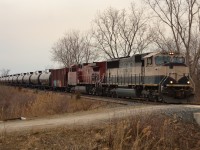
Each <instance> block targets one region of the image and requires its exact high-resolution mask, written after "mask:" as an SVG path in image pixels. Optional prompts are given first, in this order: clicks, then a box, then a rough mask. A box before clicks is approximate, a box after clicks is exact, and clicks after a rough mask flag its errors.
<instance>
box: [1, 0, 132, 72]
mask: <svg viewBox="0 0 200 150" xmlns="http://www.w3.org/2000/svg"><path fill="white" fill-rule="evenodd" d="M132 1H133V0H0V69H2V68H5V69H10V70H11V73H21V72H30V71H36V70H44V69H45V68H48V67H54V66H56V65H55V63H53V62H52V61H51V53H50V50H51V47H52V46H53V44H54V43H55V42H56V41H57V40H58V39H59V38H60V37H62V36H63V34H64V33H65V32H66V31H69V30H73V29H75V30H80V31H86V30H88V29H90V27H91V21H92V20H93V19H94V17H95V15H96V13H97V11H103V10H105V9H106V8H108V7H114V8H118V9H123V8H126V9H128V8H129V7H130V3H131V2H132Z"/></svg>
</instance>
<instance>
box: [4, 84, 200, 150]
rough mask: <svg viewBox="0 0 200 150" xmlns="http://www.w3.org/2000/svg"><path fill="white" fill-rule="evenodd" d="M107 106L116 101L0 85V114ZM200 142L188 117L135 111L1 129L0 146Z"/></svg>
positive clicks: (189, 145)
mask: <svg viewBox="0 0 200 150" xmlns="http://www.w3.org/2000/svg"><path fill="white" fill-rule="evenodd" d="M109 107H115V105H114V104H108V103H106V102H98V101H91V100H86V99H82V98H81V97H80V96H79V95H66V94H60V93H52V92H45V91H37V90H29V89H22V88H14V87H7V86H6V87H5V86H0V108H1V113H0V114H1V116H0V117H1V120H6V119H10V118H16V117H19V116H23V117H27V118H33V119H34V117H47V116H50V115H60V114H64V113H67V114H68V113H69V114H71V113H75V112H79V113H82V112H84V111H94V110H97V109H103V110H104V108H107V109H109ZM190 117H191V118H192V116H190ZM1 123H2V124H3V122H1ZM199 147H200V127H199V126H198V125H197V123H196V122H195V121H194V120H193V119H190V121H187V120H184V119H182V118H180V117H177V116H176V114H174V113H172V115H166V114H162V113H159V114H157V113H152V114H146V115H135V116H130V117H126V118H121V119H111V120H109V121H108V122H101V123H98V124H91V125H87V126H63V127H59V128H53V129H45V130H37V129H32V130H31V131H26V132H12V133H8V132H6V130H5V132H2V133H0V149H5V150H6V149H8V150H10V149H24V150H28V149H70V150H71V149H75V150H76V149H77V150H79V149H82V150H88V149H89V150H90V149H91V150H98V149H104V150H129V149H132V150H140V149H141V150H143V149H153V150H154V149H158V150H159V149H166V150H168V149H169V150H171V149H177V150H178V149H186V150H191V149H193V150H198V149H199Z"/></svg>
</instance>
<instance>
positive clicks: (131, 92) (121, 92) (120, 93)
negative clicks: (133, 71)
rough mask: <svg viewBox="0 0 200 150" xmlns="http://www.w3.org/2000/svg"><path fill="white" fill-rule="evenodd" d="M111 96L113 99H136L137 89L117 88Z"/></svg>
mask: <svg viewBox="0 0 200 150" xmlns="http://www.w3.org/2000/svg"><path fill="white" fill-rule="evenodd" d="M111 94H112V96H113V97H129V98H134V97H136V91H135V89H126V88H116V89H112V90H111Z"/></svg>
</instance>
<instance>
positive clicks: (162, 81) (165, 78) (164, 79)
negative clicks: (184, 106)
mask: <svg viewBox="0 0 200 150" xmlns="http://www.w3.org/2000/svg"><path fill="white" fill-rule="evenodd" d="M168 77H169V76H165V77H164V78H163V79H162V80H161V81H160V83H159V92H160V93H161V85H162V83H164V82H165V81H166V80H167V78H168Z"/></svg>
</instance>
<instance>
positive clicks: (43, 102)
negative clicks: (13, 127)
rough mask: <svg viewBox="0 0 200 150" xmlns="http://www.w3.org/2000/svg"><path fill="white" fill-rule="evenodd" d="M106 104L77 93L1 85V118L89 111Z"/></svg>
mask: <svg viewBox="0 0 200 150" xmlns="http://www.w3.org/2000/svg"><path fill="white" fill-rule="evenodd" d="M106 104H107V103H105V102H99V101H91V100H86V99H82V98H77V97H76V95H74V96H70V95H68V96H66V95H62V94H59V93H52V92H41V91H37V90H29V89H22V88H14V87H7V86H0V120H5V119H10V118H16V117H21V116H23V117H36V116H47V115H55V114H61V113H73V112H78V111H87V110H91V109H95V108H99V107H103V106H105V105H106Z"/></svg>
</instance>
